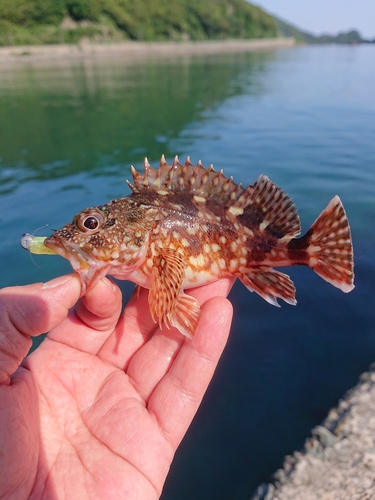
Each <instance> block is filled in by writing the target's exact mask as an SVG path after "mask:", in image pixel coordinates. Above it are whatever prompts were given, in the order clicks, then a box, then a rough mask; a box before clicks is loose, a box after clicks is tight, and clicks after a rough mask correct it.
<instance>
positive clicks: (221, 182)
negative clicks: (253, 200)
mask: <svg viewBox="0 0 375 500" xmlns="http://www.w3.org/2000/svg"><path fill="white" fill-rule="evenodd" d="M131 172H132V176H133V184H131V183H130V182H128V185H129V186H130V188H131V189H132V191H133V192H139V191H141V190H142V189H145V188H146V189H154V190H167V191H182V190H183V191H189V192H190V193H193V194H194V195H196V196H201V197H203V198H206V199H208V198H210V199H214V200H215V201H217V202H218V203H222V204H223V205H228V206H229V205H231V204H232V203H233V202H235V201H236V200H237V199H238V198H239V197H240V196H241V193H243V191H244V189H243V188H242V186H241V184H236V183H235V182H234V181H233V178H232V177H229V178H228V177H225V176H224V174H223V171H222V170H220V172H216V171H215V170H214V168H213V166H212V165H210V166H209V167H208V168H205V167H204V166H203V165H202V163H201V161H198V163H197V165H195V166H194V165H193V164H192V163H191V161H190V157H187V159H186V162H185V164H184V165H182V164H181V163H180V162H179V160H178V157H177V156H176V157H175V159H174V161H173V163H172V165H169V164H168V163H167V162H166V160H165V157H164V155H163V156H162V157H161V160H160V165H159V168H158V169H154V168H152V167H151V165H150V164H149V163H148V161H147V158H146V159H145V162H144V175H142V174H140V173H139V172H137V171H136V169H135V168H134V167H133V166H132V167H131Z"/></svg>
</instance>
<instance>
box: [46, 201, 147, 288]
mask: <svg viewBox="0 0 375 500" xmlns="http://www.w3.org/2000/svg"><path fill="white" fill-rule="evenodd" d="M152 222H153V218H152V214H151V213H150V211H148V210H146V209H145V207H139V206H134V205H133V204H130V203H128V202H127V199H126V198H122V199H119V200H114V201H112V202H109V203H108V204H106V205H102V206H99V207H90V208H86V209H85V210H82V211H81V212H79V213H78V214H77V215H75V216H74V218H73V220H72V222H71V223H68V224H66V225H65V226H63V227H62V228H61V229H59V230H58V231H55V232H54V233H53V234H52V235H51V236H50V237H49V238H47V239H46V240H45V241H44V245H45V246H46V247H48V248H50V249H51V250H54V251H55V252H56V253H57V254H59V255H61V256H62V257H64V258H66V259H67V260H69V262H70V263H71V265H72V267H73V269H74V270H75V271H76V272H78V273H79V275H80V277H81V283H82V291H81V295H84V294H85V293H86V292H87V291H89V290H90V289H91V288H93V287H94V286H95V284H96V283H97V282H98V281H99V280H100V279H101V278H103V277H104V276H105V275H106V274H112V273H113V274H121V275H122V276H124V279H126V274H127V273H129V274H130V273H131V272H133V271H134V270H136V269H137V268H138V267H139V266H141V265H142V263H143V261H144V259H145V257H146V253H147V247H148V236H149V230H150V227H151V225H152Z"/></svg>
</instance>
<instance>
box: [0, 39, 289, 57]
mask: <svg viewBox="0 0 375 500" xmlns="http://www.w3.org/2000/svg"><path fill="white" fill-rule="evenodd" d="M295 44H296V41H295V39H294V38H292V37H290V38H264V39H256V40H207V41H202V42H131V41H129V42H128V41H126V42H119V43H108V44H105V43H91V42H82V43H80V44H79V45H68V44H61V45H22V46H21V45H20V46H9V47H0V64H1V63H3V62H14V61H17V62H19V61H23V62H24V61H35V60H48V59H56V58H58V59H63V58H64V59H65V58H69V59H72V58H82V57H103V56H111V55H116V56H121V57H128V58H139V57H149V56H152V57H155V56H156V57H158V56H159V57H160V56H161V57H163V56H172V55H185V54H189V55H190V54H220V53H223V54H224V53H225V54H227V53H236V52H251V51H260V50H272V49H280V48H289V47H294V46H295Z"/></svg>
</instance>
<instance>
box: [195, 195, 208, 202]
mask: <svg viewBox="0 0 375 500" xmlns="http://www.w3.org/2000/svg"><path fill="white" fill-rule="evenodd" d="M194 200H195V201H197V202H198V203H206V198H203V196H197V195H196V194H195V195H194Z"/></svg>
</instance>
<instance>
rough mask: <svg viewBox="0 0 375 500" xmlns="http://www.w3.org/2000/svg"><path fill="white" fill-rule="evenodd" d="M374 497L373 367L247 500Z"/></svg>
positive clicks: (356, 499)
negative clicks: (299, 447)
mask: <svg viewBox="0 0 375 500" xmlns="http://www.w3.org/2000/svg"><path fill="white" fill-rule="evenodd" d="M374 499H375V363H374V364H373V365H371V367H370V369H369V371H368V372H365V373H364V374H362V376H361V377H360V381H359V383H358V384H357V385H356V386H355V387H354V388H353V389H351V390H350V391H348V392H347V393H346V394H345V395H344V397H343V398H342V399H341V400H340V401H339V404H338V406H337V407H336V408H334V409H332V410H331V411H330V412H329V414H328V416H327V418H326V420H325V421H324V422H323V424H322V425H321V426H317V427H315V428H314V429H313V431H312V437H310V438H308V439H307V440H306V443H305V446H304V449H303V450H302V451H300V452H295V453H294V454H293V455H292V456H288V457H286V459H285V461H284V465H283V468H282V469H279V470H278V471H276V473H275V474H274V476H273V481H272V483H269V484H262V485H260V486H259V488H258V489H257V491H256V493H255V494H254V495H253V496H252V497H251V500H374Z"/></svg>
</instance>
